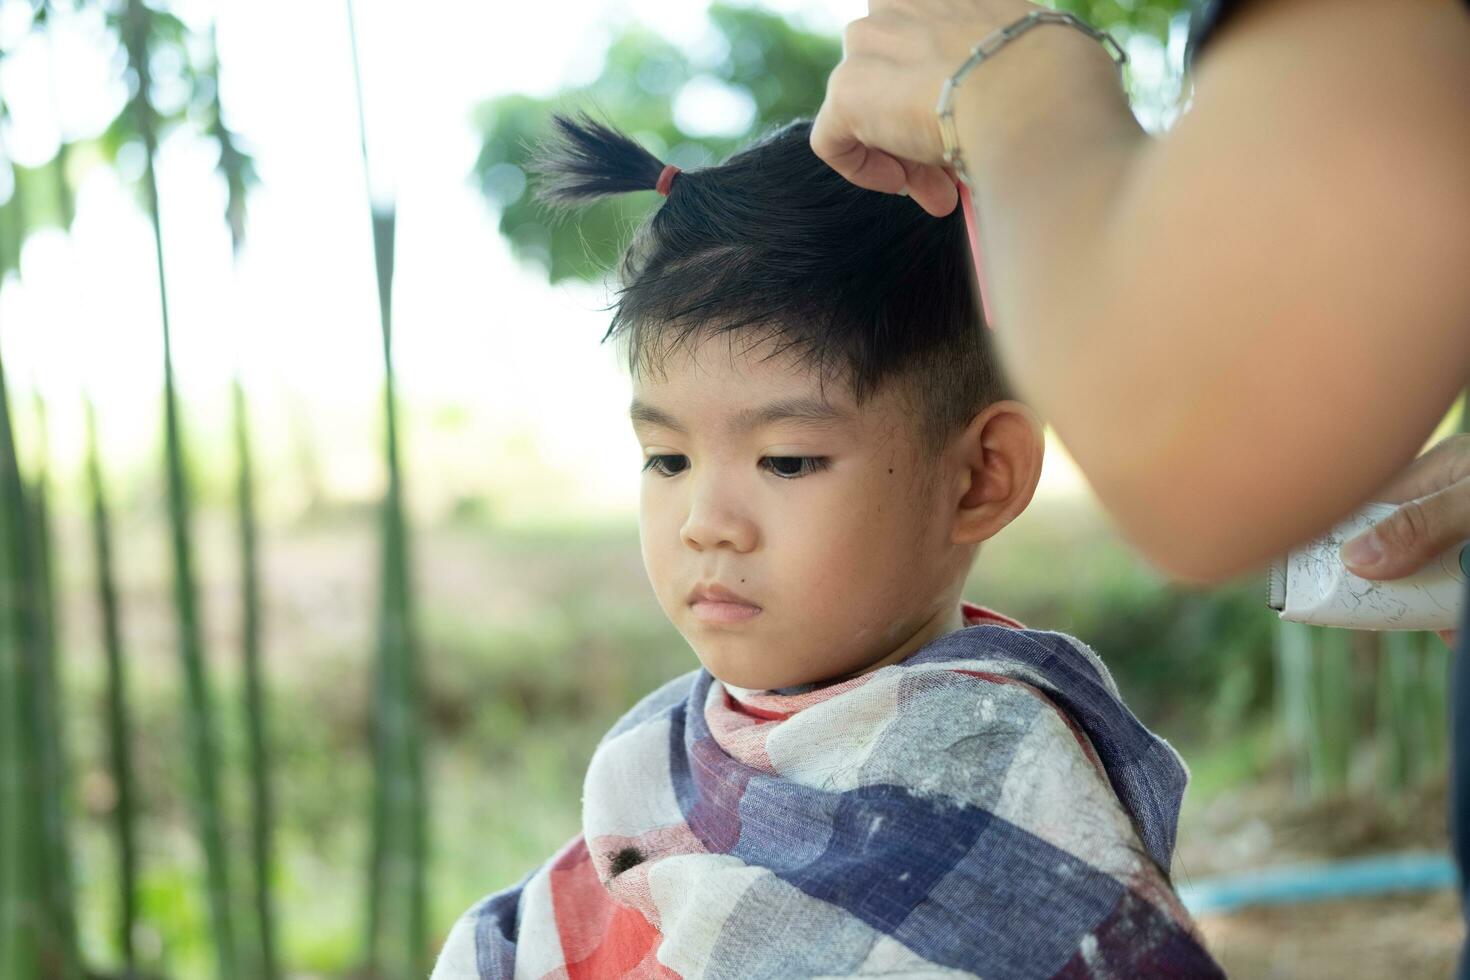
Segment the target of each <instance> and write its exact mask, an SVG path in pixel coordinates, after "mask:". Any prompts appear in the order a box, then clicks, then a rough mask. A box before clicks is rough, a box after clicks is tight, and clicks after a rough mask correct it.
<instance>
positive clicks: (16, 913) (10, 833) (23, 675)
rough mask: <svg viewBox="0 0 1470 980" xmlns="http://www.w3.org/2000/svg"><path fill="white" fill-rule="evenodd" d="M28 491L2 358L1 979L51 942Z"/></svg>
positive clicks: (24, 969)
mask: <svg viewBox="0 0 1470 980" xmlns="http://www.w3.org/2000/svg"><path fill="white" fill-rule="evenodd" d="M25 496H26V495H25V486H24V483H23V481H22V479H21V473H20V461H19V459H18V458H17V455H16V449H15V436H14V430H13V429H12V427H11V414H10V395H9V392H8V390H7V388H6V383H5V364H4V359H3V358H0V532H3V533H0V976H5V977H33V976H37V975H39V974H40V970H41V962H42V948H43V945H44V943H45V940H46V936H45V932H44V931H45V927H46V924H47V923H46V921H45V916H44V909H45V903H44V899H43V891H42V888H43V885H42V880H41V875H42V867H41V850H40V848H39V847H37V846H36V844H37V841H36V836H37V834H38V830H39V827H40V824H41V814H40V813H39V810H40V791H39V786H38V785H37V784H36V776H37V773H36V769H35V766H33V765H31V760H33V759H34V758H35V757H36V756H35V744H34V733H35V728H34V725H33V724H32V708H33V706H34V705H35V701H36V698H35V688H36V682H35V663H34V658H33V656H32V654H33V646H32V641H31V637H30V635H29V633H30V624H29V622H28V620H29V618H30V617H29V616H28V615H26V609H27V608H28V606H29V604H30V598H29V592H30V591H31V589H32V587H33V583H34V581H35V580H34V577H33V576H32V574H31V560H30V547H29V542H28V541H27V539H28V537H29V535H28V534H27V533H26V502H25Z"/></svg>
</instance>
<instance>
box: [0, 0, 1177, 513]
mask: <svg viewBox="0 0 1470 980" xmlns="http://www.w3.org/2000/svg"><path fill="white" fill-rule="evenodd" d="M27 6H28V4H27V2H26V0H0V44H3V45H4V46H5V48H6V49H7V50H8V51H11V52H13V53H12V54H11V56H9V57H8V58H6V59H5V61H4V62H3V65H0V90H3V92H4V95H5V98H6V101H7V103H9V104H10V106H11V109H12V112H13V115H14V123H13V125H12V126H11V127H10V129H9V131H8V132H7V133H5V134H4V135H5V139H6V143H7V148H8V150H9V152H10V153H11V154H12V155H13V156H14V158H15V159H16V160H18V161H19V162H21V163H24V164H30V165H36V164H39V163H42V162H44V161H45V160H47V159H48V158H49V157H50V156H51V155H52V154H53V153H54V150H55V146H56V141H57V138H58V133H59V132H60V133H64V134H65V135H66V136H67V137H68V138H75V137H78V136H86V135H91V134H93V133H95V132H97V131H98V130H99V129H100V128H101V127H102V126H103V125H104V124H105V123H106V122H107V120H108V119H110V118H111V117H112V115H113V114H114V113H115V112H116V110H117V107H118V106H120V105H121V103H122V101H123V98H124V95H125V93H124V90H123V87H122V83H121V81H120V80H118V78H117V76H118V74H119V72H118V71H117V70H116V69H115V67H114V66H112V65H110V64H109V62H108V60H107V51H106V48H105V47H104V46H103V45H101V44H100V43H99V41H98V40H97V39H96V38H97V35H98V33H99V32H100V23H98V22H97V20H96V18H95V16H90V17H89V16H83V17H80V18H78V17H68V18H66V19H65V21H64V23H63V29H62V30H61V31H60V32H59V33H60V35H61V39H60V41H59V43H58V44H57V46H56V50H55V52H54V62H53V52H52V50H51V46H50V44H49V43H48V42H47V40H46V39H45V38H44V37H42V36H38V35H32V36H30V37H29V38H27V39H26V40H25V41H24V42H23V43H20V44H17V39H18V38H19V37H21V35H22V32H23V30H24V27H25V25H26V21H27V15H26V12H25V8H26V7H27ZM707 6H708V4H707V3H706V2H705V0H622V2H610V0H556V2H554V3H537V4H512V3H485V2H483V0H479V2H439V3H434V4H429V3H415V4H407V3H397V4H382V3H372V2H362V3H360V4H359V5H358V6H357V8H356V15H357V28H358V44H359V48H360V56H361V58H362V63H363V72H364V85H365V91H366V100H367V105H368V130H369V137H370V142H369V145H370V149H371V152H372V155H373V166H374V169H375V178H379V175H381V179H379V180H378V183H379V184H380V186H379V187H378V188H376V191H377V193H380V194H383V193H395V194H396V198H397V203H398V239H397V256H398V267H397V276H396V280H395V304H394V317H395V356H396V359H397V369H398V372H399V379H400V386H401V387H400V395H401V396H402V399H403V404H404V406H405V407H406V415H407V420H408V423H409V426H410V428H409V429H408V440H409V442H408V449H409V452H410V468H409V470H408V474H409V490H410V494H411V495H412V496H413V498H414V499H415V501H416V503H417V504H418V506H419V508H420V510H421V511H427V512H429V513H434V512H437V511H440V510H442V508H443V507H444V506H446V505H447V504H448V503H449V502H451V501H452V500H453V499H454V498H455V497H456V496H458V495H476V494H484V495H487V496H488V497H489V498H491V500H492V501H493V503H492V506H493V507H494V508H495V510H496V512H497V513H500V514H501V515H502V516H505V517H508V518H510V517H515V516H524V515H525V514H526V513H528V512H530V511H537V510H540V511H546V510H550V511H556V512H560V513H564V514H568V515H570V514H572V513H578V514H587V513H594V514H595V513H629V512H631V511H632V509H633V508H634V506H635V503H636V496H637V486H638V468H639V462H640V459H639V455H640V454H639V450H638V446H637V443H636V441H635V440H634V439H633V437H632V433H631V430H630V428H629V426H628V422H627V419H626V406H627V401H628V386H627V380H626V378H625V376H624V374H623V372H622V371H621V369H620V368H619V367H618V365H617V364H616V363H615V360H614V357H613V354H612V351H611V350H610V349H607V348H604V347H602V346H600V345H599V344H598V338H600V337H601V335H602V332H603V330H604V329H605V327H606V323H607V314H606V313H605V312H603V311H601V310H600V309H599V307H601V306H603V305H605V303H606V298H605V294H604V290H603V288H602V287H601V286H600V285H599V286H570V287H567V286H563V287H558V288H555V289H553V288H551V287H550V286H548V285H547V284H546V282H545V279H544V276H543V275H542V274H541V272H540V271H539V270H538V269H534V268H529V267H525V266H522V265H520V264H518V263H517V262H516V261H515V260H513V259H512V258H511V256H510V254H509V251H508V249H507V247H506V246H505V245H504V243H503V242H502V239H501V238H500V235H499V233H498V232H497V231H496V227H495V224H496V214H495V213H494V211H493V210H492V209H491V208H490V207H489V206H488V205H487V203H486V202H485V200H484V198H483V197H482V196H481V195H480V193H479V192H478V191H477V190H476V189H475V187H474V186H473V185H472V184H471V182H470V180H469V174H470V170H471V167H472V164H473V162H474V160H475V156H476V153H477V152H478V149H479V136H478V133H477V132H476V130H475V128H474V127H473V124H472V113H473V109H474V107H475V106H476V105H477V104H479V103H480V102H482V101H484V100H486V99H488V98H491V97H494V96H497V95H502V94H506V93H509V92H512V91H519V92H525V93H530V94H536V95H544V94H549V93H551V92H553V91H555V90H557V89H559V88H561V87H563V86H565V85H568V84H574V83H577V82H582V81H586V80H590V79H591V78H593V77H595V76H596V74H597V72H598V70H599V68H600V64H601V63H600V53H601V51H602V49H603V47H604V42H605V38H606V37H607V35H608V33H609V31H610V29H611V28H612V27H614V26H615V25H616V24H618V23H620V22H623V21H626V20H629V19H633V20H638V21H642V22H644V23H645V24H647V25H649V26H652V27H654V28H655V29H657V30H659V31H661V32H662V33H664V34H666V35H668V36H669V37H670V38H671V39H672V40H674V41H676V42H678V43H680V44H687V45H693V44H697V43H699V40H700V38H701V36H703V35H704V34H705V32H706V30H707V27H706V20H705V13H704V12H705V9H706V7H707ZM764 6H766V7H768V8H771V9H776V10H779V11H781V12H783V13H787V14H792V15H795V16H797V17H799V19H800V20H801V21H802V22H804V23H805V24H806V25H808V26H811V27H814V28H818V29H823V30H829V31H831V32H832V33H833V34H834V35H835V34H837V33H838V32H840V30H841V28H842V25H843V24H845V23H846V22H847V21H848V20H850V19H852V18H853V17H856V16H861V15H862V13H863V12H864V11H865V10H866V2H865V0H826V2H819V3H802V2H799V0H779V2H773V3H767V4H764ZM173 9H174V10H175V11H176V12H177V13H178V14H179V15H180V16H181V17H182V18H183V19H184V20H185V21H186V22H187V23H189V24H190V25H191V27H195V28H197V29H199V30H200V31H201V33H202V32H203V31H205V30H207V27H208V24H209V22H210V21H211V19H216V18H217V23H218V38H219V48H220V62H221V75H222V78H221V90H222V100H223V104H224V107H225V112H226V122H227V124H228V125H229V126H230V127H231V128H232V129H233V130H235V131H236V132H237V133H238V134H239V136H240V138H241V141H242V143H243V144H244V145H245V147H246V149H247V150H248V151H249V152H251V153H252V154H253V155H254V156H255V159H256V162H257V165H258V168H259V172H260V176H261V178H262V180H261V184H260V185H259V186H258V187H257V188H256V189H255V190H254V192H253V194H252V196H251V198H250V205H249V206H250V214H249V224H248V240H247V244H246V249H245V251H244V254H243V257H242V260H241V263H240V265H239V267H238V269H234V268H232V264H231V259H230V248H229V239H228V233H227V230H226V227H225V224H224V222H223V220H222V217H221V216H222V213H223V206H224V186H223V182H222V181H221V180H220V178H218V177H217V175H216V174H215V171H214V165H215V162H216V155H217V154H216V150H215V148H214V146H213V145H212V144H209V143H207V142H205V141H203V140H202V139H200V138H198V137H197V136H195V135H194V134H192V133H179V134H176V135H174V136H173V137H171V138H169V139H168V140H166V141H165V142H164V144H163V146H162V149H161V152H160V157H159V161H158V167H159V180H160V185H161V198H162V205H161V208H162V215H163V237H164V248H165V268H166V271H167V275H168V285H169V290H170V314H171V324H172V329H173V337H174V357H175V364H176V368H177V372H178V375H179V377H180V381H181V384H182V386H183V391H184V396H185V399H186V401H187V404H188V409H189V410H188V413H187V416H186V420H187V424H188V427H189V429H188V432H189V436H190V438H191V445H192V446H193V447H194V458H195V460H196V462H197V463H198V466H197V467H196V468H197V469H198V470H199V471H200V477H201V480H203V481H206V482H207V481H214V482H215V483H216V485H223V484H224V483H225V482H226V481H228V480H229V479H230V478H231V476H230V471H231V470H232V468H233V461H232V457H231V455H230V453H229V451H228V419H229V415H228V406H229V403H228V385H229V378H230V375H231V372H232V370H233V369H234V366H235V365H236V364H239V365H240V367H241V370H242V372H243V375H244V378H245V380H246V384H247V388H248V392H249V396H250V398H251V409H252V414H253V421H254V425H255V427H256V430H257V436H258V438H259V441H260V443H261V448H260V455H261V456H262V467H263V470H264V471H265V472H266V473H268V474H279V476H278V477H270V478H267V480H266V482H267V484H268V485H267V487H266V491H267V493H268V494H270V495H271V496H272V499H274V500H275V501H276V502H277V503H278V504H286V505H289V504H290V503H291V502H292V501H293V500H294V499H295V498H296V497H299V494H300V486H299V484H300V479H299V476H300V472H301V466H300V463H299V460H298V456H297V455H296V454H295V450H294V449H293V446H298V445H299V444H300V443H301V442H302V440H303V439H305V440H309V442H310V443H311V444H312V445H313V446H314V447H315V449H316V454H317V456H318V457H319V462H320V465H321V467H322V469H323V473H322V478H323V481H324V484H325V488H326V489H327V490H328V492H329V493H330V494H331V495H332V496H334V497H347V498H361V499H365V500H366V499H373V498H375V497H376V496H377V495H378V494H379V493H380V492H381V483H382V463H381V454H380V449H379V442H378V433H379V427H380V421H379V420H380V417H381V405H380V400H379V392H380V389H379V385H380V383H381V377H382V361H381V351H380V341H379V333H378V323H377V311H376V294H375V286H374V280H373V258H372V244H371V237H370V234H371V233H370V229H369V225H368V215H367V208H366V206H365V204H366V199H367V188H366V183H365V178H364V175H363V168H362V161H361V158H360V155H359V150H358V130H357V115H356V106H355V103H354V99H353V91H352V66H351V61H350V50H349V41H348V29H347V17H346V5H345V3H343V2H320V3H318V2H313V3H285V2H281V0H273V2H252V3H244V2H236V3H225V4H213V3H204V2H200V0H181V2H178V3H176V4H175V5H174V6H173ZM94 14H95V12H94ZM1144 54H1145V57H1146V55H1147V53H1146V52H1145V53H1144ZM1135 60H1136V61H1137V60H1138V59H1137V57H1135ZM1159 60H1160V65H1162V59H1159ZM53 64H54V70H53ZM53 93H54V96H53ZM718 95H719V93H718V92H716V93H712V94H711V95H710V97H709V99H708V102H707V105H705V106H701V105H700V104H699V100H698V99H697V98H695V99H694V103H695V104H692V105H681V106H680V108H681V110H683V109H686V108H687V109H689V110H690V111H699V110H701V109H702V108H706V109H707V111H708V113H709V114H712V115H714V114H718V113H720V112H729V111H731V110H730V108H729V107H728V105H727V103H726V102H723V101H721V100H720V99H719V98H718ZM58 117H59V118H60V120H61V123H60V130H58V123H57V119H58ZM125 164H126V165H127V166H129V167H130V168H131V170H132V171H133V172H139V173H140V172H141V167H142V161H141V159H140V158H138V157H136V156H135V157H134V158H132V159H131V160H129V161H125ZM3 180H4V178H0V181H3ZM7 193H8V188H5V187H0V197H3V196H5V195H6V194H7ZM0 344H3V352H4V357H5V364H6V368H7V371H8V374H9V378H10V381H11V384H12V388H13V392H12V397H13V399H14V402H15V403H16V406H17V409H18V410H20V411H22V412H25V411H26V410H27V409H28V408H29V405H28V404H27V403H28V402H29V400H30V399H29V391H30V390H31V389H33V388H36V389H39V390H40V391H41V392H42V393H43V395H44V397H45V401H46V403H47V407H48V414H49V417H50V427H51V438H52V445H53V453H54V457H55V458H56V460H57V466H58V468H59V475H60V476H61V477H62V478H63V480H67V479H70V477H69V474H75V473H76V465H77V461H78V459H79V458H80V453H81V447H82V432H83V429H82V421H81V418H82V416H81V409H80V392H81V391H82V390H83V388H86V389H87V390H90V391H91V392H92V394H93V397H94V399H95V400H96V402H97V405H98V411H99V416H100V418H101V425H102V429H103V439H104V446H105V452H106V458H107V463H108V465H109V467H110V468H112V469H113V471H114V472H115V473H117V474H119V475H120V477H121V478H122V479H124V480H127V479H129V478H136V476H137V474H139V473H144V472H149V473H151V472H152V469H153V468H155V467H157V466H158V459H159V457H158V441H159V432H160V405H159V402H158V398H157V392H158V391H159V390H160V386H161V383H162V366H161V360H162V356H161V338H160V323H159V313H158V299H157V292H156V278H155V265H154V257H153V244H152V236H151V231H150V229H149V225H148V220H147V217H146V215H145V213H144V212H143V210H142V208H141V206H140V205H139V203H137V199H136V198H135V197H134V194H133V192H132V191H131V190H130V189H129V188H128V187H126V186H125V185H124V184H123V183H122V182H121V181H120V180H119V178H118V175H117V174H115V173H113V172H111V171H109V170H107V169H106V168H101V167H99V168H96V169H94V170H92V171H91V172H90V173H89V174H88V175H87V176H86V178H85V180H84V181H83V183H82V184H81V186H80V188H79V190H78V219H77V223H76V225H75V228H74V231H73V234H72V235H71V237H70V239H67V238H66V237H65V236H62V235H60V234H59V233H43V234H38V235H36V236H34V237H33V238H32V239H31V240H30V241H29V242H28V244H27V247H26V249H25V252H24V254H23V259H22V276H21V278H20V279H16V278H14V277H12V278H11V279H10V280H8V281H7V282H6V283H5V286H4V288H3V289H0ZM292 405H295V406H297V410H296V411H295V412H294V413H293V412H291V411H290V410H289V409H290V407H291V406H292ZM293 418H294V421H293ZM32 441H33V442H34V440H32ZM1050 462H1051V465H1049V467H1048V474H1047V478H1046V479H1047V485H1048V486H1050V487H1052V488H1054V489H1059V490H1065V489H1067V488H1074V487H1075V486H1076V485H1077V478H1076V475H1075V472H1074V471H1072V470H1071V469H1070V467H1069V466H1068V465H1066V461H1065V460H1064V459H1063V458H1062V456H1061V454H1060V453H1059V452H1053V453H1052V454H1051V460H1050ZM71 482H73V483H74V482H75V481H74V480H72V481H71ZM293 495H295V496H293Z"/></svg>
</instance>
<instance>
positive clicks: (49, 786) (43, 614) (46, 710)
mask: <svg viewBox="0 0 1470 980" xmlns="http://www.w3.org/2000/svg"><path fill="white" fill-rule="evenodd" d="M35 406H36V407H35V414H36V433H37V436H38V439H37V451H36V459H35V476H34V477H33V478H32V485H31V490H30V493H29V494H28V495H27V504H28V505H29V506H28V511H29V514H28V516H29V518H30V519H29V522H28V525H29V526H28V528H27V530H28V532H29V533H30V535H31V547H32V551H31V554H32V556H33V557H32V569H33V574H34V576H35V591H34V593H33V594H32V595H33V601H32V604H31V608H30V610H29V615H30V616H31V617H32V619H33V621H34V624H35V625H34V627H33V629H32V635H33V637H34V642H35V646H36V676H35V680H36V691H35V702H36V703H35V706H34V711H35V721H36V747H37V749H38V751H39V754H38V756H37V758H36V769H37V773H38V777H39V778H38V781H39V784H40V794H41V796H40V806H41V820H42V823H41V854H42V861H43V863H44V875H45V878H44V883H45V894H46V905H47V918H48V919H49V920H50V925H49V927H48V931H49V933H50V934H51V936H52V940H53V941H52V945H51V947H50V949H49V950H47V952H46V956H47V959H48V960H49V961H50V962H49V964H48V965H47V967H46V969H47V971H48V975H50V976H55V977H67V978H71V977H77V976H79V975H80V970H81V963H80V960H79V958H78V952H77V923H76V908H75V889H74V887H73V881H72V861H71V846H70V834H69V833H68V829H67V821H68V813H69V812H70V807H69V805H68V798H69V795H70V794H69V789H68V787H69V783H70V779H69V773H70V767H69V764H68V755H67V751H66V739H65V733H64V730H63V724H64V723H63V719H64V718H65V712H64V710H63V704H64V699H63V697H62V681H61V677H62V673H61V668H60V663H59V660H60V658H59V653H58V650H59V643H58V640H57V617H56V580H55V571H54V563H53V558H52V554H53V550H52V544H51V515H50V500H49V497H50V477H49V464H48V456H49V452H50V448H49V440H48V438H47V431H46V406H45V403H44V402H42V401H41V399H40V396H39V395H37V396H36V397H35Z"/></svg>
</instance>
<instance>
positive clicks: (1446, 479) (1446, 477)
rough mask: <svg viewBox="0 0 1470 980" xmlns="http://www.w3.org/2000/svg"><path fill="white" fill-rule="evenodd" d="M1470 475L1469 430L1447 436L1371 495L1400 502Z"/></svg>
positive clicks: (1424, 494)
mask: <svg viewBox="0 0 1470 980" xmlns="http://www.w3.org/2000/svg"><path fill="white" fill-rule="evenodd" d="M1467 478H1470V434H1467V433H1460V434H1458V435H1453V436H1450V437H1449V438H1448V439H1444V440H1442V441H1440V442H1438V443H1436V444H1435V445H1434V447H1433V448H1431V449H1430V450H1429V451H1428V452H1426V453H1424V454H1423V455H1422V456H1420V457H1419V458H1418V459H1416V460H1414V461H1413V462H1412V463H1410V464H1409V465H1408V466H1407V467H1405V468H1404V470H1403V472H1401V473H1399V475H1398V476H1396V477H1394V478H1393V479H1392V480H1390V481H1389V483H1388V484H1387V485H1386V486H1385V487H1384V488H1383V489H1382V490H1380V491H1379V492H1378V493H1377V494H1375V495H1374V497H1373V499H1374V500H1380V501H1382V502H1383V503H1386V504H1397V503H1402V502H1403V501H1405V500H1413V499H1415V498H1417V497H1425V496H1428V495H1429V494H1431V493H1436V492H1437V491H1440V490H1443V489H1444V488H1445V487H1448V486H1450V485H1451V484H1453V483H1459V482H1460V481H1461V480H1464V479H1467Z"/></svg>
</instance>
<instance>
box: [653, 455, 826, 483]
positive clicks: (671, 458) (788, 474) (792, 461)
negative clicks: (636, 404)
mask: <svg viewBox="0 0 1470 980" xmlns="http://www.w3.org/2000/svg"><path fill="white" fill-rule="evenodd" d="M760 465H761V466H762V467H763V468H765V469H767V470H769V471H770V472H771V473H772V474H773V475H775V476H778V477H780V478H781V479H783V480H795V479H798V478H800V477H803V476H810V475H811V474H813V473H816V472H819V471H821V470H824V469H826V468H827V457H825V456H763V457H761V461H760ZM688 468H689V457H688V456H679V455H674V454H669V453H662V454H659V455H655V456H650V457H648V459H647V460H646V461H645V462H644V464H643V470H644V472H647V471H649V470H652V471H653V472H655V473H657V474H658V475H659V476H678V475H679V474H680V473H683V472H684V471H685V470H687V469H688Z"/></svg>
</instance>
